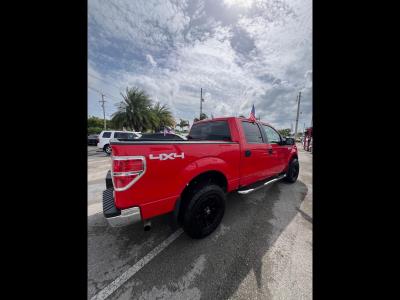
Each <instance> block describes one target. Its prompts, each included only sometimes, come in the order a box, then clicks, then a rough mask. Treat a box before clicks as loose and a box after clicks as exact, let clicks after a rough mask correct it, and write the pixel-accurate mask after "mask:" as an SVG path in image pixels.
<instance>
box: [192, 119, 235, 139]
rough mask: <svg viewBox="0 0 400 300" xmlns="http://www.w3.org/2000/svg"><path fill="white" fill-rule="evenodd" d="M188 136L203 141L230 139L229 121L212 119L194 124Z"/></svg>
mask: <svg viewBox="0 0 400 300" xmlns="http://www.w3.org/2000/svg"><path fill="white" fill-rule="evenodd" d="M188 138H189V139H191V140H203V141H204V140H208V141H210V140H211V141H230V140H231V133H230V131H229V125H228V122H227V121H212V122H206V123H199V124H193V126H192V128H191V129H190V133H189V136H188Z"/></svg>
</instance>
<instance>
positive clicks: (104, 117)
mask: <svg viewBox="0 0 400 300" xmlns="http://www.w3.org/2000/svg"><path fill="white" fill-rule="evenodd" d="M99 102H100V103H101V107H102V108H103V119H104V130H106V129H107V128H106V127H107V126H106V110H105V107H104V102H106V100H104V94H101V101H99Z"/></svg>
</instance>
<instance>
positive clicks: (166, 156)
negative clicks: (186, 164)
mask: <svg viewBox="0 0 400 300" xmlns="http://www.w3.org/2000/svg"><path fill="white" fill-rule="evenodd" d="M149 158H150V159H159V160H167V159H175V158H182V159H184V158H185V153H183V152H182V153H181V154H176V153H170V154H166V153H161V154H159V155H158V156H154V155H153V154H150V155H149Z"/></svg>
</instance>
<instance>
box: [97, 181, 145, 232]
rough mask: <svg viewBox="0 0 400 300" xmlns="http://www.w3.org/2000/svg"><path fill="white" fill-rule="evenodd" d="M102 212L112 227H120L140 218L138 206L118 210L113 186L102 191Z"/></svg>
mask: <svg viewBox="0 0 400 300" xmlns="http://www.w3.org/2000/svg"><path fill="white" fill-rule="evenodd" d="M103 214H104V217H105V218H106V220H107V222H108V224H110V226H112V227H122V226H126V225H130V224H133V223H137V222H140V221H141V220H142V217H141V214H140V208H139V207H130V208H127V209H122V210H120V209H118V208H117V207H116V206H115V202H114V189H113V188H107V189H106V190H105V191H103Z"/></svg>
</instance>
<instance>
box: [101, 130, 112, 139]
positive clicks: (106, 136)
mask: <svg viewBox="0 0 400 300" xmlns="http://www.w3.org/2000/svg"><path fill="white" fill-rule="evenodd" d="M110 136H111V132H109V131H106V132H103V136H102V137H103V138H109V137H110Z"/></svg>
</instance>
